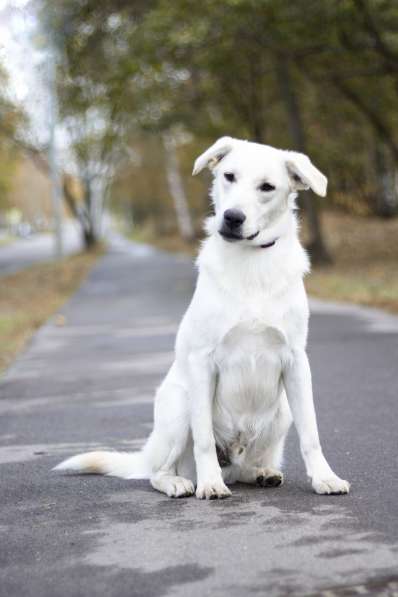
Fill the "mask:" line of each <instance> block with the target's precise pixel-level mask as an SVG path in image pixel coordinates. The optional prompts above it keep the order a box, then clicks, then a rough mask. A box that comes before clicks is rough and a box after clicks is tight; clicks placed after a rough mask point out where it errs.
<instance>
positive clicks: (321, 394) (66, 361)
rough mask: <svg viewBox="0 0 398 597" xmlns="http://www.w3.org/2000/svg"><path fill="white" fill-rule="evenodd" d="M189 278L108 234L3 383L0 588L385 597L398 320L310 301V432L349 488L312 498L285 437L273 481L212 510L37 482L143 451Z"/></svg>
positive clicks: (60, 595)
mask: <svg viewBox="0 0 398 597" xmlns="http://www.w3.org/2000/svg"><path fill="white" fill-rule="evenodd" d="M193 286H194V268H193V266H192V263H191V261H190V260H189V259H186V258H184V257H178V256H171V255H167V254H165V253H161V252H156V251H154V250H151V249H150V248H148V247H139V246H134V245H132V244H129V243H127V242H123V241H121V240H120V239H119V241H118V243H117V244H116V243H115V242H114V244H113V248H112V249H111V250H110V252H109V253H108V254H107V255H106V256H105V257H104V258H102V259H101V261H100V262H99V263H98V264H97V265H96V266H95V268H94V270H93V271H92V273H91V275H90V276H89V278H88V280H87V281H86V282H85V284H84V285H83V286H82V288H81V289H80V291H79V292H78V293H77V294H76V295H75V296H74V297H73V298H72V300H71V301H70V302H69V303H68V305H67V306H66V307H65V308H64V309H63V310H62V313H63V314H64V316H65V319H66V323H65V325H64V326H62V327H58V326H57V325H56V322H57V321H59V319H58V320H57V319H54V321H50V322H49V323H47V324H46V325H45V326H44V327H43V328H41V329H40V330H39V332H38V333H37V334H36V335H35V337H34V339H33V341H32V342H31V343H30V346H29V347H28V348H27V350H26V351H25V352H24V353H23V354H22V355H21V356H20V357H19V358H18V360H17V361H16V362H15V363H14V365H13V366H12V367H11V368H10V369H9V371H8V372H7V374H6V375H5V377H4V378H3V380H2V381H1V382H0V414H1V422H0V596H1V597H28V596H29V597H67V596H69V597H75V596H82V597H83V596H84V597H92V596H104V597H105V596H106V597H113V596H114V597H134V596H139V597H155V596H156V597H157V596H163V595H165V596H166V595H167V596H169V595H170V596H173V597H185V596H187V595H188V596H192V597H196V596H198V597H199V596H200V597H203V596H207V595H208V596H210V595H211V596H212V597H216V596H227V595H228V596H232V597H234V596H236V597H240V596H244V595H271V596H272V595H291V594H293V595H324V596H325V597H331V596H333V595H354V594H371V595H390V596H392V595H396V594H397V591H398V583H397V578H398V570H397V568H398V566H397V565H398V500H397V489H398V487H397V454H398V450H397V448H398V441H397V420H398V401H397V394H398V392H397V390H398V382H397V369H398V358H397V357H398V318H396V317H393V316H389V315H385V314H383V313H379V312H376V311H371V310H366V309H358V308H355V307H344V306H343V307H336V306H335V305H332V304H325V303H314V304H313V314H312V318H311V325H310V340H309V353H310V360H311V363H312V371H313V378H314V388H315V395H316V403H317V412H318V418H319V427H320V433H321V438H322V442H323V446H324V450H325V453H326V454H327V456H328V459H329V461H330V462H331V464H332V466H333V468H334V469H335V470H336V472H337V473H338V474H339V475H340V476H342V477H343V478H346V479H348V480H349V481H350V482H351V483H352V492H351V493H350V494H349V495H348V496H318V495H315V494H313V493H312V491H311V487H310V484H309V483H308V481H307V480H306V478H305V474H304V466H303V463H302V461H301V458H300V456H299V453H298V446H297V438H296V433H295V432H294V431H292V432H291V433H290V436H289V441H288V449H287V454H286V465H285V468H284V470H285V476H286V482H285V484H284V485H283V486H282V487H280V488H274V489H262V488H254V487H247V486H243V485H240V486H235V487H233V495H232V497H231V498H229V499H227V500H223V501H210V502H204V501H199V500H196V499H195V498H193V497H192V498H184V499H179V500H172V499H169V498H167V497H166V496H164V495H162V494H160V493H157V492H155V491H154V490H152V489H151V487H150V486H149V483H148V482H147V481H125V480H120V479H115V478H110V477H98V476H83V475H71V474H61V473H54V472H51V468H52V467H53V466H54V465H55V464H56V463H58V462H59V461H60V460H61V459H63V458H65V457H67V456H70V455H72V454H75V453H77V452H80V451H82V450H91V449H97V448H101V447H109V448H112V449H122V450H135V449H137V448H138V447H139V446H141V445H142V443H143V441H144V439H145V437H146V436H147V435H148V433H149V432H150V429H151V420H152V397H153V393H154V389H155V388H156V386H157V385H158V384H159V382H160V381H161V379H162V377H163V375H164V373H165V372H166V370H167V367H168V366H169V364H170V363H171V361H172V358H173V342H174V335H175V331H176V327H177V325H178V322H179V320H180V318H181V315H182V313H183V312H184V309H185V308H186V306H187V304H188V302H189V300H190V296H191V294H192V290H193Z"/></svg>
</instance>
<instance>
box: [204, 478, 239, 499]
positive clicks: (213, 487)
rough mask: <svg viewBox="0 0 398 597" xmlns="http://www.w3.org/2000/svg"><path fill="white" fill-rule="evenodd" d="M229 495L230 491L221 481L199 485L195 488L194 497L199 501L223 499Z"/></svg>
mask: <svg viewBox="0 0 398 597" xmlns="http://www.w3.org/2000/svg"><path fill="white" fill-rule="evenodd" d="M230 495H231V492H230V490H229V489H228V487H227V486H226V485H225V483H223V482H222V481H215V482H213V483H212V482H208V483H199V484H198V487H197V488H196V497H197V498H198V499H200V500H216V499H224V498H226V497H229V496H230Z"/></svg>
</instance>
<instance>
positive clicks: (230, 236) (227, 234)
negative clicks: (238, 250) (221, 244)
mask: <svg viewBox="0 0 398 597" xmlns="http://www.w3.org/2000/svg"><path fill="white" fill-rule="evenodd" d="M219 234H220V235H221V236H222V237H223V239H224V240H226V241H228V242H230V243H235V242H237V241H239V240H254V239H255V238H256V237H257V236H258V235H259V234H260V231H259V230H257V232H255V233H254V234H251V235H250V236H246V237H244V236H242V235H241V234H232V232H229V231H226V230H223V229H221V230H219Z"/></svg>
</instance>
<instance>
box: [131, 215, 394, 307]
mask: <svg viewBox="0 0 398 597" xmlns="http://www.w3.org/2000/svg"><path fill="white" fill-rule="evenodd" d="M322 222H323V228H324V233H325V238H326V243H327V246H328V248H329V249H330V252H331V254H332V257H333V264H332V265H330V266H326V267H314V268H313V270H312V272H311V274H310V275H309V276H307V278H306V281H305V284H306V287H307V290H308V292H309V294H310V295H313V296H316V297H319V298H323V299H328V300H334V301H348V302H353V303H358V304H362V305H368V306H372V307H379V308H383V309H387V310H389V311H392V312H396V313H398V218H394V219H391V220H383V219H381V218H377V217H369V216H366V217H365V216H353V215H350V214H345V213H342V212H339V211H329V210H327V211H326V210H325V211H324V212H322ZM302 228H303V230H302V237H303V239H304V240H305V238H306V226H305V221H303V226H302ZM130 237H131V239H132V240H136V241H137V242H146V243H150V244H152V245H154V246H156V247H158V248H160V249H163V250H166V251H175V252H180V253H187V254H190V255H194V254H196V252H197V250H198V246H199V243H198V241H195V242H193V243H187V242H185V241H183V240H182V239H181V238H179V237H178V236H177V235H169V236H157V235H155V234H154V232H153V230H152V229H150V228H147V229H145V228H143V229H141V230H140V232H139V234H138V233H137V232H133V233H132V234H131V236H130Z"/></svg>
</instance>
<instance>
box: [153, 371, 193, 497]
mask: <svg viewBox="0 0 398 597" xmlns="http://www.w3.org/2000/svg"><path fill="white" fill-rule="evenodd" d="M188 439H189V411H188V396H187V393H186V391H185V389H184V388H183V387H182V386H181V385H179V384H177V383H175V382H173V381H171V380H170V379H169V378H167V379H166V380H165V381H164V382H163V384H162V385H161V386H160V388H159V390H158V392H157V394H156V401H155V422H154V429H153V432H152V434H151V436H150V437H149V439H148V442H147V445H146V446H145V452H146V456H147V460H148V461H150V462H151V464H152V475H151V478H150V482H151V485H152V487H153V488H154V489H157V491H160V492H162V493H165V494H166V495H168V496H169V497H186V496H189V495H192V494H193V493H194V491H195V488H194V484H193V482H192V481H191V480H190V479H186V478H184V477H182V476H179V475H178V470H177V468H178V464H179V462H180V460H183V459H184V454H185V452H186V451H187V450H189V449H190V450H192V446H191V444H190V443H189V442H188Z"/></svg>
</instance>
